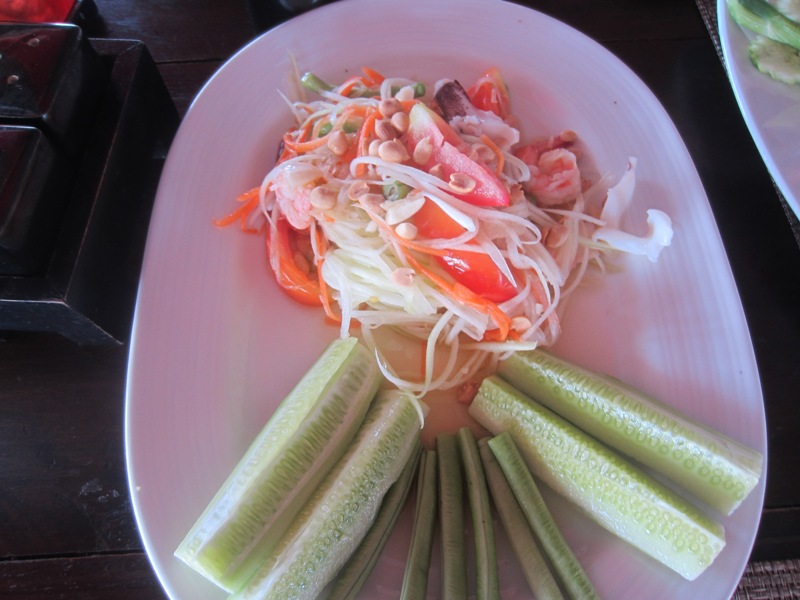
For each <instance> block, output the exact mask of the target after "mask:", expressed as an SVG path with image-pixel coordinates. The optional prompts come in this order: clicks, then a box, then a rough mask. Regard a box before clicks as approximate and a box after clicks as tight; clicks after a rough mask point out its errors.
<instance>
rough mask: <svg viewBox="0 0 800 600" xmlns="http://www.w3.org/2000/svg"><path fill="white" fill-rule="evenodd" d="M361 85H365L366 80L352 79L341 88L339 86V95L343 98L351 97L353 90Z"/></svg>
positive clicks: (360, 78)
mask: <svg viewBox="0 0 800 600" xmlns="http://www.w3.org/2000/svg"><path fill="white" fill-rule="evenodd" d="M359 83H361V84H363V83H364V79H363V78H362V77H351V78H350V79H348V80H347V81H345V82H344V83H343V84H342V85H341V86H339V89H338V90H337V93H338V94H341V95H342V96H349V95H350V92H352V91H353V88H355V87H356V86H357V85H358V84H359Z"/></svg>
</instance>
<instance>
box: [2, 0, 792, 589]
mask: <svg viewBox="0 0 800 600" xmlns="http://www.w3.org/2000/svg"><path fill="white" fill-rule="evenodd" d="M261 2H262V4H261V5H258V6H249V5H248V4H247V3H246V2H245V0H136V1H132V0H95V4H96V6H97V9H98V11H99V14H100V17H101V19H102V27H97V29H95V30H93V31H89V32H88V33H89V34H90V35H91V36H92V37H108V38H117V39H136V40H141V41H143V42H144V43H145V44H146V45H147V48H148V49H149V51H150V53H151V54H152V57H153V59H154V60H155V62H156V63H157V65H158V68H159V71H160V73H161V75H162V77H163V79H164V81H165V83H166V85H167V88H168V90H169V92H170V94H171V96H172V98H173V100H174V102H175V105H176V106H177V108H178V110H179V113H180V114H181V115H183V114H185V112H186V110H187V108H188V106H189V104H190V102H191V100H192V98H193V97H194V95H195V94H196V93H197V92H198V91H199V89H200V88H201V86H202V85H203V83H204V82H205V81H206V80H207V78H208V77H209V76H210V75H211V74H212V73H213V72H214V71H215V70H216V69H217V68H218V67H219V66H220V65H221V64H222V63H223V62H224V61H225V60H226V59H228V58H229V57H230V56H231V55H232V54H233V53H234V52H235V51H236V50H237V49H239V48H240V47H241V46H242V45H244V44H245V43H247V42H248V41H249V40H251V39H252V38H253V37H254V36H256V35H257V34H258V33H260V32H261V31H263V30H265V29H266V28H268V27H271V26H273V25H274V24H276V23H278V22H280V21H281V20H284V19H286V18H287V16H288V13H287V12H286V11H285V10H283V9H282V8H280V7H279V6H278V5H277V3H273V2H271V1H269V0H261ZM527 4H529V5H530V6H532V7H533V8H536V9H538V10H540V11H542V12H544V13H547V14H549V15H551V16H554V17H556V18H558V19H560V20H562V21H564V22H566V23H568V24H569V25H571V26H573V27H575V28H576V29H578V30H580V31H582V32H583V33H585V34H587V35H589V36H590V37H592V38H594V39H595V40H597V41H599V42H600V43H602V44H603V45H605V46H606V47H607V48H609V49H610V50H611V51H612V52H613V53H615V54H616V55H617V56H618V57H620V58H621V59H622V60H623V61H624V62H625V63H627V64H628V65H629V66H630V67H631V68H632V69H633V70H634V71H635V72H636V73H637V74H638V75H639V76H640V77H641V78H642V79H643V80H644V82H645V83H646V84H647V85H648V86H650V88H651V89H652V90H653V92H654V93H655V94H656V96H657V97H658V98H659V100H660V101H661V102H662V104H663V105H664V107H665V108H666V110H667V111H668V113H669V115H670V116H671V118H672V119H673V121H674V122H675V125H676V126H677V128H678V130H679V132H680V133H681V135H682V136H683V139H684V141H685V143H686V145H687V147H688V149H689V151H690V153H691V155H692V158H693V159H694V161H695V164H696V165H697V169H698V171H699V173H700V176H701V179H702V181H703V184H704V186H705V189H706V192H707V194H708V197H709V200H710V202H711V205H712V208H713V210H714V214H715V216H716V219H717V222H718V226H719V229H720V231H721V234H722V238H723V241H724V244H725V247H726V250H727V252H728V256H729V259H730V262H731V266H732V269H733V272H734V276H735V279H736V282H737V285H738V287H739V291H740V295H741V300H742V303H743V305H744V309H745V312H746V315H747V319H748V323H749V325H750V331H751V336H752V340H753V344H754V347H755V352H756V355H757V360H758V365H759V370H760V375H761V379H762V386H763V392H764V401H765V405H766V414H767V420H768V423H767V425H768V430H769V463H768V479H767V491H766V500H765V509H764V513H763V518H762V523H761V527H760V530H759V533H758V537H757V540H756V544H755V547H754V549H753V554H752V559H753V560H763V559H783V558H797V557H800V477H798V473H800V452H798V451H797V444H798V440H799V439H800V403H798V399H800V392H799V390H800V366H798V365H799V364H800V361H798V359H799V358H800V245H799V244H798V240H797V239H796V238H795V236H794V234H793V231H792V229H791V227H790V221H789V218H788V216H787V214H786V213H785V211H784V209H783V208H782V206H781V204H780V203H779V202H778V200H777V197H776V192H775V189H774V187H773V185H772V182H771V180H770V178H769V176H768V173H767V171H766V169H765V167H764V164H763V162H762V161H761V159H760V157H759V155H758V153H757V151H756V148H755V146H754V144H753V142H752V140H751V138H750V136H749V134H748V131H747V129H746V127H745V124H744V122H743V120H742V117H741V114H740V113H739V110H738V108H737V105H736V102H735V99H734V96H733V93H732V91H731V88H730V86H729V84H728V81H727V78H726V75H725V72H724V70H723V67H722V64H721V62H720V60H719V58H718V56H717V54H716V51H715V48H714V46H713V44H712V41H711V38H710V37H709V34H708V31H707V30H706V28H705V26H704V23H703V21H702V19H701V15H700V13H699V12H698V9H697V6H696V5H695V3H694V2H693V1H692V0H662V1H661V2H640V1H638V0H606V1H604V2H594V1H593V0H530V1H529V2H527ZM756 206H757V207H758V209H755V208H754V207H756ZM127 352H128V347H127V345H125V344H123V345H121V346H113V347H94V346H83V347H81V346H76V345H75V344H74V343H72V342H70V341H68V340H66V339H63V338H61V337H60V336H58V335H55V334H47V333H32V332H5V333H2V334H0V598H26V599H28V598H30V599H38V598H42V599H45V598H46V599H48V600H53V599H57V598H98V599H99V598H115V600H124V599H128V598H130V599H134V598H135V599H137V600H138V599H149V598H162V597H164V594H163V592H162V591H161V588H160V586H159V583H158V581H157V579H156V578H155V575H154V574H153V572H152V570H151V568H150V565H149V563H148V560H147V557H146V555H145V553H144V551H143V548H142V543H141V541H140V538H139V535H138V531H137V527H136V522H135V520H134V517H133V513H132V510H131V501H130V494H129V491H128V488H127V480H126V471H125V453H124V440H123V411H124V403H125V374H126V360H127Z"/></svg>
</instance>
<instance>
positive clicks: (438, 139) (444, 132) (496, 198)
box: [406, 103, 511, 206]
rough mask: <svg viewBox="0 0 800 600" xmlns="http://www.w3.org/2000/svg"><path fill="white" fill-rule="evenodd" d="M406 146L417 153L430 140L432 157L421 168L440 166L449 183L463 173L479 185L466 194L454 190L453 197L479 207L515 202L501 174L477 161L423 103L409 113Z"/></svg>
mask: <svg viewBox="0 0 800 600" xmlns="http://www.w3.org/2000/svg"><path fill="white" fill-rule="evenodd" d="M408 117H409V126H408V132H407V135H406V143H407V146H408V152H409V154H411V155H413V154H414V149H415V148H416V146H417V144H419V143H420V142H422V141H423V140H424V139H425V138H428V140H429V142H430V143H431V146H432V148H431V154H430V157H429V158H428V160H427V161H425V162H424V163H423V164H420V165H419V167H420V168H421V169H423V170H424V171H427V172H430V170H431V169H432V168H433V167H434V166H437V167H438V168H439V169H441V172H442V173H441V174H442V176H443V177H444V178H445V180H447V179H448V178H449V177H450V175H452V174H453V173H461V174H463V175H466V176H468V177H469V178H470V179H472V181H474V182H475V185H474V187H472V188H471V189H468V190H466V191H457V190H453V192H452V193H453V195H454V196H457V197H458V198H460V199H462V200H464V201H465V202H469V203H470V204H474V205H476V206H508V205H509V203H510V202H511V199H510V196H509V193H508V188H507V187H506V185H505V184H504V183H503V182H502V181H500V178H499V177H497V174H496V173H494V172H493V171H491V170H489V169H487V168H486V167H484V166H483V165H481V164H480V163H477V162H475V161H474V160H472V159H471V158H470V157H469V156H467V155H466V154H465V153H464V152H462V147H463V146H464V142H463V141H462V140H461V138H460V137H459V136H458V134H457V133H456V132H455V130H453V128H452V127H450V125H449V124H448V123H447V121H445V120H444V119H443V118H442V117H440V116H439V115H437V114H436V113H435V112H433V111H432V110H431V109H429V108H428V107H427V106H425V105H424V104H422V103H418V104H415V105H414V106H413V107H412V108H411V110H410V111H409V115H408Z"/></svg>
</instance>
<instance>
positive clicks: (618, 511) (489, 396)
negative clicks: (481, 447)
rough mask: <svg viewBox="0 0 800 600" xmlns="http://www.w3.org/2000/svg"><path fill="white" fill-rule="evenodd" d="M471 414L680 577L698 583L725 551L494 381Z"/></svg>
mask: <svg viewBox="0 0 800 600" xmlns="http://www.w3.org/2000/svg"><path fill="white" fill-rule="evenodd" d="M469 412H470V414H471V415H472V417H473V418H474V419H475V420H477V421H478V422H479V423H480V424H481V425H483V426H484V427H485V428H486V429H488V430H489V431H491V432H492V433H493V434H495V435H499V434H500V433H503V432H508V433H509V435H510V436H511V438H512V439H513V440H514V442H515V443H516V445H517V447H518V449H519V451H520V453H521V454H522V455H523V457H524V458H525V462H526V463H527V464H528V467H529V468H530V470H531V472H532V473H533V474H534V475H536V476H537V477H538V478H539V479H541V480H542V481H543V482H544V483H546V484H547V485H548V486H549V487H550V488H552V489H553V490H555V491H556V492H557V493H559V494H560V495H562V496H564V497H565V498H567V499H568V500H570V501H571V502H572V503H573V504H575V505H576V506H577V507H578V508H580V509H581V510H583V511H584V512H585V513H586V514H587V515H588V516H589V517H590V518H592V519H593V520H594V521H596V522H597V523H598V524H600V525H601V526H602V527H604V528H605V529H607V530H608V531H610V532H612V533H614V534H615V535H617V536H618V537H620V538H621V539H623V540H625V541H627V542H628V543H630V544H631V545H633V546H634V547H636V548H638V549H640V550H641V551H642V552H644V553H645V554H648V555H650V556H651V557H653V558H655V559H656V560H658V561H659V562H661V563H662V564H664V565H666V566H668V567H670V568H671V569H673V570H674V571H675V572H677V573H679V574H680V575H681V576H683V577H684V578H686V579H688V580H690V581H692V580H694V579H696V578H697V577H698V576H699V575H700V574H701V573H702V572H703V571H704V570H705V569H706V568H707V567H708V566H709V565H710V564H711V563H712V562H713V561H714V559H715V558H716V557H717V555H718V554H719V553H720V552H721V551H722V549H723V547H724V546H725V533H724V531H723V529H722V527H721V526H720V525H719V524H718V523H716V522H715V521H713V520H712V519H710V518H709V517H708V516H706V515H705V514H703V513H702V512H700V511H699V510H697V509H696V508H695V507H694V506H692V505H691V504H689V503H688V502H686V501H685V500H683V499H682V498H680V497H679V496H678V495H677V494H675V493H674V492H672V491H671V490H669V489H668V488H666V487H665V486H663V485H661V484H660V483H658V482H656V481H655V480H653V479H652V478H651V477H650V476H648V475H646V474H645V473H644V472H643V471H641V470H640V469H638V468H637V467H635V466H634V465H633V464H631V463H630V462H628V461H627V460H625V459H624V458H623V457H622V456H621V455H619V454H617V453H616V452H614V451H613V450H611V449H610V448H608V447H607V446H604V445H603V444H602V443H600V442H599V441H597V440H596V439H594V438H593V437H591V436H589V435H587V434H586V433H584V432H583V431H581V430H580V429H578V428H577V427H575V426H574V425H572V424H571V423H569V422H567V421H566V420H564V419H563V418H561V417H560V416H558V415H557V414H555V413H554V412H552V411H551V410H550V409H548V408H546V407H544V406H542V405H540V404H538V403H537V402H535V401H534V400H531V399H530V398H528V397H527V396H525V395H524V394H523V393H522V392H520V391H519V390H516V389H515V388H514V387H512V386H511V385H510V384H509V383H507V382H506V381H504V380H502V379H500V378H499V377H497V376H490V377H487V378H486V379H484V381H483V383H482V384H481V388H480V390H479V392H478V394H477V395H476V396H475V399H474V400H473V401H472V405H471V406H470V411H469ZM623 498H625V499H626V501H625V502H622V501H621V499H623ZM676 527H680V531H678V530H676Z"/></svg>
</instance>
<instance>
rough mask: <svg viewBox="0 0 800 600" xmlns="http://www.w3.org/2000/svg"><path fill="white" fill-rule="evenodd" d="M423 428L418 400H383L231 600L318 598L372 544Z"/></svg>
mask: <svg viewBox="0 0 800 600" xmlns="http://www.w3.org/2000/svg"><path fill="white" fill-rule="evenodd" d="M420 427H421V424H420V420H419V412H418V401H417V400H416V399H415V398H413V397H411V396H410V395H409V394H406V393H404V392H398V391H384V392H381V393H379V394H378V396H377V397H376V398H375V400H374V402H373V405H372V407H371V408H370V409H369V412H367V415H366V417H365V418H364V422H363V423H362V425H361V427H360V428H359V430H358V432H357V433H356V436H355V438H354V439H353V442H352V443H351V445H350V446H349V447H348V449H347V452H346V453H345V454H344V456H343V457H342V458H341V459H340V460H339V462H338V463H337V464H336V465H335V466H334V468H333V469H331V471H330V472H329V473H328V475H327V477H326V478H325V480H324V481H323V482H322V484H321V485H320V487H319V489H318V490H317V491H316V492H315V493H314V494H313V495H312V496H311V498H310V499H309V501H308V503H307V504H306V506H305V507H304V508H303V510H302V511H301V513H300V515H299V516H298V517H297V519H296V520H295V521H294V522H293V523H292V525H291V527H290V529H289V531H287V533H286V535H285V536H284V538H283V539H282V540H281V542H280V544H279V545H278V548H277V549H276V551H275V552H274V553H273V555H272V556H271V557H270V558H269V559H267V560H266V561H265V563H264V564H263V565H262V566H261V567H260V568H259V569H258V570H257V571H256V572H255V574H254V575H253V577H251V579H250V580H249V581H248V582H247V583H246V584H245V585H244V587H242V588H241V589H240V590H238V591H237V592H236V593H234V594H233V595H232V596H231V597H230V599H231V600H251V599H252V600H255V599H261V598H269V599H270V600H289V599H291V600H302V599H308V600H311V599H314V598H317V596H318V595H319V594H321V593H322V592H323V590H324V589H325V587H326V586H327V585H328V584H329V583H330V582H331V581H332V580H333V578H334V577H335V576H336V574H337V573H338V572H339V570H340V569H341V568H342V567H343V566H344V564H345V563H346V562H347V560H348V559H349V558H350V556H351V555H352V554H353V553H354V552H355V549H356V548H357V547H358V545H359V544H360V543H361V542H362V540H363V539H364V537H365V535H366V534H367V531H368V530H369V528H370V527H371V525H372V523H373V521H374V520H375V516H376V514H377V512H378V509H379V507H380V505H381V502H382V500H383V498H384V496H385V495H386V493H387V490H388V489H389V488H390V486H391V485H392V484H393V483H394V482H395V481H396V480H397V479H398V477H399V476H400V473H401V472H402V470H403V468H404V467H405V465H406V463H407V462H408V460H409V457H410V456H411V453H412V452H413V451H414V448H415V447H416V445H417V443H418V441H419V432H420Z"/></svg>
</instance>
